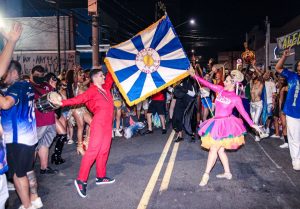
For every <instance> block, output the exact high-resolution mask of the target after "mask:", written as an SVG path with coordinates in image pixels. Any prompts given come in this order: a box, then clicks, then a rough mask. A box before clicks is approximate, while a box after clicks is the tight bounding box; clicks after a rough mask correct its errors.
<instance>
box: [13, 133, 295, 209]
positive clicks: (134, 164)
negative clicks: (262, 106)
mask: <svg viewBox="0 0 300 209" xmlns="http://www.w3.org/2000/svg"><path fill="white" fill-rule="evenodd" d="M171 132H172V131H171V130H170V129H169V131H168V133H167V134H166V135H162V134H161V130H160V129H156V130H154V133H153V134H151V135H145V136H136V137H134V138H132V139H125V138H114V139H113V142H112V146H111V152H110V157H109V161H108V165H107V176H109V177H113V178H115V179H116V182H115V183H114V184H111V185H101V186H97V185H95V177H96V176H95V166H94V167H93V168H92V169H91V172H90V176H89V181H88V195H87V197H86V198H84V199H83V198H81V197H79V196H78V194H77V192H76V189H75V187H74V179H75V178H76V176H77V172H78V168H79V165H80V160H81V157H80V156H79V155H77V154H76V145H75V144H73V145H65V149H64V151H63V157H64V158H65V159H66V163H64V164H62V165H59V166H54V165H51V166H52V168H56V169H59V173H58V174H56V175H40V174H39V173H38V171H39V170H38V168H39V164H38V162H37V163H36V171H37V177H38V182H39V195H40V197H41V198H42V201H43V203H44V207H43V208H45V209H71V208H72V209H141V208H144V209H145V208H148V209H173V208H174V209H198V208H199V209H200V208H201V209H202V208H203V209H206V208H207V209H218V208H226V209H227V208H228V209H235V208H236V209H256V208H257V209H262V208H264V209H267V208H269V209H289V208H291V209H296V208H300V171H298V172H297V171H294V170H293V169H292V165H291V159H290V155H289V150H288V149H280V148H279V145H280V144H282V141H281V140H280V139H274V138H266V139H263V140H262V141H261V142H255V141H254V138H253V137H252V136H251V135H250V134H249V135H247V136H246V145H245V146H243V147H242V148H240V149H239V150H238V151H234V152H228V157H229V161H230V167H231V171H232V174H233V178H232V180H224V179H217V178H216V177H215V176H216V174H219V173H222V172H223V168H222V165H221V163H220V161H218V162H217V163H216V165H215V167H214V169H213V170H212V172H211V175H210V180H209V182H208V185H207V186H205V187H200V186H199V183H200V180H201V177H202V174H203V172H204V169H205V165H206V160H207V155H208V152H207V151H205V150H203V149H201V147H200V141H199V140H197V141H196V142H195V143H191V142H189V139H185V140H184V141H182V142H180V143H178V144H177V145H176V146H175V144H176V143H174V142H173V139H172V138H171V137H172V136H173V135H174V134H173V135H172V133H171ZM174 146H175V147H174ZM177 149H178V150H177ZM162 185H164V189H161V188H162V187H163V186H162ZM19 205H20V201H19V199H18V197H17V195H16V193H15V191H11V192H10V198H9V207H8V208H9V209H15V208H18V207H19Z"/></svg>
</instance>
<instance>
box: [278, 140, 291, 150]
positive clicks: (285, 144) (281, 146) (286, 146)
mask: <svg viewBox="0 0 300 209" xmlns="http://www.w3.org/2000/svg"><path fill="white" fill-rule="evenodd" d="M279 147H280V148H282V149H284V148H289V144H288V143H286V142H285V143H283V144H282V145H280V146H279Z"/></svg>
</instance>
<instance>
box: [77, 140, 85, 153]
mask: <svg viewBox="0 0 300 209" xmlns="http://www.w3.org/2000/svg"><path fill="white" fill-rule="evenodd" d="M77 154H78V155H79V154H80V155H84V154H85V151H84V149H83V144H82V142H81V143H78V144H77Z"/></svg>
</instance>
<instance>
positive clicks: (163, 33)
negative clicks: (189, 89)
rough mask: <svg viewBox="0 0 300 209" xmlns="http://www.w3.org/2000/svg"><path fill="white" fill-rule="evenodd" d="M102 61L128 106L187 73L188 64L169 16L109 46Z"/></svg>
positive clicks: (185, 75)
mask: <svg viewBox="0 0 300 209" xmlns="http://www.w3.org/2000/svg"><path fill="white" fill-rule="evenodd" d="M105 63H106V65H107V67H108V70H109V71H110V73H111V74H112V76H113V78H114V81H115V82H116V84H117V86H118V88H119V90H120V92H121V93H122V95H123V97H124V99H125V100H126V103H127V104H128V105H130V106H131V105H134V104H137V103H139V102H141V101H143V100H144V99H146V98H147V97H149V96H151V95H153V94H155V93H157V92H159V91H161V90H163V89H164V88H166V87H168V86H170V85H172V84H174V83H175V82H177V81H179V80H181V79H183V78H185V77H187V76H188V75H189V74H188V72H187V69H188V68H189V66H190V62H189V60H188V58H187V56H186V54H185V52H184V50H183V48H182V45H181V43H180V41H179V38H178V37H177V35H176V33H175V30H174V27H173V25H172V23H171V21H170V19H169V17H168V16H164V17H163V18H161V19H160V20H159V21H157V22H156V23H154V24H153V25H151V26H150V27H148V28H147V29H145V30H143V31H141V32H140V33H138V34H137V35H135V36H134V37H133V38H131V39H130V40H128V41H125V42H123V43H121V44H119V45H116V46H113V47H111V48H110V49H109V50H108V52H107V56H106V58H105Z"/></svg>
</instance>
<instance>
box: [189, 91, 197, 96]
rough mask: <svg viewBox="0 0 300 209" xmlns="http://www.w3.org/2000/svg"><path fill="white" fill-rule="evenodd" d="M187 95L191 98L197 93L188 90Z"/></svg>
mask: <svg viewBox="0 0 300 209" xmlns="http://www.w3.org/2000/svg"><path fill="white" fill-rule="evenodd" d="M187 94H188V95H189V96H191V97H194V96H195V94H196V93H195V91H190V90H188V92H187Z"/></svg>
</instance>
